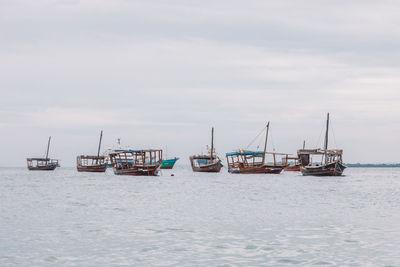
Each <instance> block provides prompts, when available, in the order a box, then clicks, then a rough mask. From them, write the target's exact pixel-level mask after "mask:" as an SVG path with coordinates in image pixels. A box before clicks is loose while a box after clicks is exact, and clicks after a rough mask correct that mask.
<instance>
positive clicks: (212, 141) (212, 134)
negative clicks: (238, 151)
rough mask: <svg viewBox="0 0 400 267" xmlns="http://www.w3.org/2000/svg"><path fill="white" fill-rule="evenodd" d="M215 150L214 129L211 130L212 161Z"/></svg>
mask: <svg viewBox="0 0 400 267" xmlns="http://www.w3.org/2000/svg"><path fill="white" fill-rule="evenodd" d="M213 150H214V127H212V128H211V160H213Z"/></svg>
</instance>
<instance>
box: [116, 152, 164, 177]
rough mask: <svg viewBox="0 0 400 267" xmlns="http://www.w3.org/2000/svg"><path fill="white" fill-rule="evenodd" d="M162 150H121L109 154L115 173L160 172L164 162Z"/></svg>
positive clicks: (148, 174)
mask: <svg viewBox="0 0 400 267" xmlns="http://www.w3.org/2000/svg"><path fill="white" fill-rule="evenodd" d="M162 152H163V151H162V150H161V149H148V150H120V151H117V152H111V153H110V154H109V157H110V162H111V165H112V167H113V169H114V173H115V174H117V175H146V176H155V175H157V174H158V171H159V168H160V166H161V164H162Z"/></svg>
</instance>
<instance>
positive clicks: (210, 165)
mask: <svg viewBox="0 0 400 267" xmlns="http://www.w3.org/2000/svg"><path fill="white" fill-rule="evenodd" d="M189 159H190V164H191V165H192V170H193V171H194V172H220V171H221V168H222V163H221V160H220V159H219V157H217V156H216V154H215V149H214V127H213V128H212V129H211V150H209V151H208V155H195V156H191V157H190V158H189Z"/></svg>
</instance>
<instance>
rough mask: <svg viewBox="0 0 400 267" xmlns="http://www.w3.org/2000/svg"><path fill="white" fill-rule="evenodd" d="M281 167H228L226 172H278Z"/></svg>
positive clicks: (280, 170)
mask: <svg viewBox="0 0 400 267" xmlns="http://www.w3.org/2000/svg"><path fill="white" fill-rule="evenodd" d="M282 170H283V168H280V167H277V168H271V167H265V166H260V167H253V168H241V169H230V170H228V172H230V173H234V174H280V173H281V172H282Z"/></svg>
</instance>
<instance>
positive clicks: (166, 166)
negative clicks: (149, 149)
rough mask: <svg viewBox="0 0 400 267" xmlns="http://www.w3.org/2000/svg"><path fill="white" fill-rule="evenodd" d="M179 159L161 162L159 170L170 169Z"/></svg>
mask: <svg viewBox="0 0 400 267" xmlns="http://www.w3.org/2000/svg"><path fill="white" fill-rule="evenodd" d="M178 159H179V158H174V159H166V160H163V161H162V163H161V167H160V169H164V170H165V169H172V168H173V167H174V165H175V163H176V162H177V161H178Z"/></svg>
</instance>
